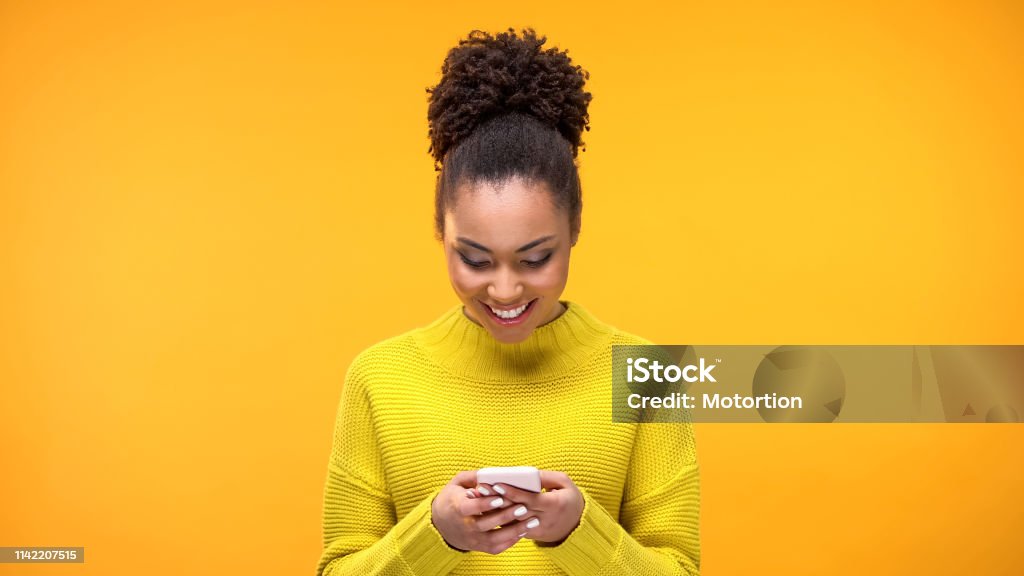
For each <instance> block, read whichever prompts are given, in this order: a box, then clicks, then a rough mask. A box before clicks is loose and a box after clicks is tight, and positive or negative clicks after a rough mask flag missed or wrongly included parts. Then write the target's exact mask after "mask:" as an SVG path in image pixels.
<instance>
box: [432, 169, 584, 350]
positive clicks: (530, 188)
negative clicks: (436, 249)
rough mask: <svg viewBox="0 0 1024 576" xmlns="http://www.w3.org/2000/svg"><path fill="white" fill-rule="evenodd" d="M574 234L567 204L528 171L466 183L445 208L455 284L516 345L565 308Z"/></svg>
mask: <svg viewBox="0 0 1024 576" xmlns="http://www.w3.org/2000/svg"><path fill="white" fill-rule="evenodd" d="M574 241H575V239H574V238H571V235H570V226H569V217H568V214H567V212H566V210H564V209H561V208H558V207H556V206H555V205H554V203H553V202H552V201H551V196H550V193H549V192H548V191H547V188H546V187H545V186H544V185H543V184H539V185H533V184H528V183H525V182H524V181H523V180H522V179H520V178H515V179H512V180H510V181H508V182H507V183H503V184H495V183H480V184H478V185H476V186H475V187H473V188H468V187H464V188H461V189H459V190H458V198H457V201H456V202H455V207H454V209H450V210H449V211H448V213H447V214H446V215H445V224H444V249H445V257H446V258H447V261H448V276H449V278H450V279H451V282H452V287H453V288H454V289H455V293H456V294H458V295H459V299H460V300H462V303H463V305H464V306H465V310H466V314H467V315H468V316H469V317H470V318H471V319H472V320H473V321H474V322H476V323H477V324H480V325H481V326H483V327H484V328H486V329H487V330H488V332H490V333H491V335H492V336H494V338H495V339H496V340H498V341H500V342H504V343H508V344H512V343H516V342H521V341H523V340H525V339H526V338H527V337H528V336H529V335H530V334H531V333H532V332H533V330H534V328H537V327H538V326H542V325H544V324H547V323H548V322H550V321H552V320H554V319H555V318H557V317H558V315H559V314H561V313H562V311H563V310H564V307H563V306H562V304H561V303H560V302H559V301H558V298H559V297H560V296H561V294H562V290H564V289H565V283H566V280H567V279H568V277H569V250H570V248H571V244H572V242H574ZM524 306H525V309H524V308H523V307H524ZM492 308H493V309H497V310H498V311H499V313H497V314H496V313H495V312H494V311H493V310H492ZM517 313H518V315H516V314H517ZM502 316H504V317H502Z"/></svg>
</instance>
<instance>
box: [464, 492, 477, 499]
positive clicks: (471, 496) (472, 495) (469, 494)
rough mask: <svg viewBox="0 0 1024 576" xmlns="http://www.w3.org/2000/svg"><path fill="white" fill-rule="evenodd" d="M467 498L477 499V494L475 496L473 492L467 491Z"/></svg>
mask: <svg viewBox="0 0 1024 576" xmlns="http://www.w3.org/2000/svg"><path fill="white" fill-rule="evenodd" d="M466 498H476V494H473V491H472V490H466Z"/></svg>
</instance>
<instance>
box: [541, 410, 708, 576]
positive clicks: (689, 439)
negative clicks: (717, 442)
mask: <svg viewBox="0 0 1024 576" xmlns="http://www.w3.org/2000/svg"><path fill="white" fill-rule="evenodd" d="M636 426H637V430H636V436H635V440H634V445H633V455H632V459H631V462H630V469H629V472H628V475H627V479H626V486H625V490H624V493H623V501H622V505H621V509H620V511H619V518H618V521H616V518H614V517H612V515H611V514H609V513H608V512H607V511H606V510H605V509H604V508H603V507H602V506H601V505H600V503H598V502H597V501H596V500H594V499H593V498H591V497H590V496H589V495H588V494H587V493H586V491H585V490H583V489H582V488H581V489H580V490H581V492H583V498H584V507H583V515H582V517H581V518H580V523H579V526H577V527H576V529H575V530H574V531H573V532H572V533H571V534H570V535H569V536H568V537H567V538H566V539H565V540H563V541H562V542H561V543H560V544H558V545H557V546H541V547H540V548H541V550H544V551H545V552H546V553H547V554H548V556H549V557H550V558H551V559H552V561H554V562H555V564H557V565H558V567H559V568H561V569H562V570H563V571H564V572H566V573H567V574H569V575H570V576H583V575H585V574H587V575H609V576H610V575H612V574H636V575H650V576H655V575H659V576H660V575H668V574H673V575H684V574H685V575H693V574H698V573H699V572H700V483H699V475H698V467H697V455H696V445H695V442H694V438H693V428H692V424H690V423H689V422H685V423H646V424H637V425H636Z"/></svg>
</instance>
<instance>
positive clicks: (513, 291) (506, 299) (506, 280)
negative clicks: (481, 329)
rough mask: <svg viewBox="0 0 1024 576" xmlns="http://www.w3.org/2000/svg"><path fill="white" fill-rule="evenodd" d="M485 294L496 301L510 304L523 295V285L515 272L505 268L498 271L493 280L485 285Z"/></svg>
mask: <svg viewBox="0 0 1024 576" xmlns="http://www.w3.org/2000/svg"><path fill="white" fill-rule="evenodd" d="M487 295H488V296H490V297H491V298H492V299H493V300H497V301H498V302H502V303H506V304H512V303H515V302H516V301H517V300H518V299H519V297H520V296H522V295H523V285H522V284H521V283H520V282H519V279H518V278H517V277H516V275H515V274H512V273H511V272H509V271H507V270H506V271H503V272H498V274H497V275H496V276H495V277H494V281H493V282H491V284H490V285H489V286H487Z"/></svg>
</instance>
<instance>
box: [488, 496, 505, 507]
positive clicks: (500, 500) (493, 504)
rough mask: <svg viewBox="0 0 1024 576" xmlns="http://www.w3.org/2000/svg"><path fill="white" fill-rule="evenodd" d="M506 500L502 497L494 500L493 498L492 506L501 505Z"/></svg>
mask: <svg viewBox="0 0 1024 576" xmlns="http://www.w3.org/2000/svg"><path fill="white" fill-rule="evenodd" d="M504 502H505V501H504V500H502V499H501V498H495V499H494V500H491V508H497V507H498V506H501V505H502V503H504Z"/></svg>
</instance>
